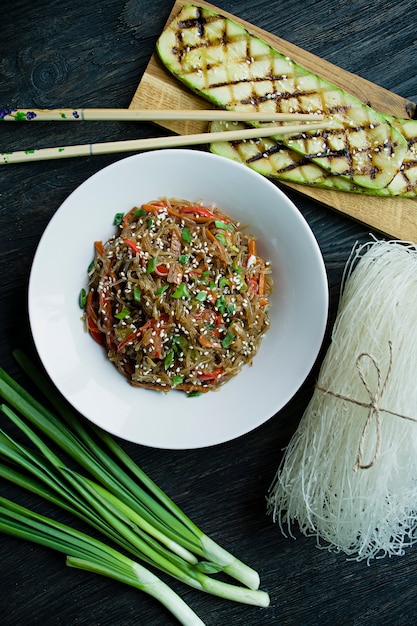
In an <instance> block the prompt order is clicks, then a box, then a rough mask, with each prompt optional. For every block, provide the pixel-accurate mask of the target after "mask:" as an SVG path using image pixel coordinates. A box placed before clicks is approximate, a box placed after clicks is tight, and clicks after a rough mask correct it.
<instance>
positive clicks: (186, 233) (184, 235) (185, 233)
mask: <svg viewBox="0 0 417 626" xmlns="http://www.w3.org/2000/svg"><path fill="white" fill-rule="evenodd" d="M181 239H182V240H183V241H185V242H186V243H190V242H191V239H192V238H191V231H190V229H189V228H187V227H185V228H183V229H182V231H181Z"/></svg>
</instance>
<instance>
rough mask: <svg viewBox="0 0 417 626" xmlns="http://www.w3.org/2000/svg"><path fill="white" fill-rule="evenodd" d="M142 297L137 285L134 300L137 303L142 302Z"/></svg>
mask: <svg viewBox="0 0 417 626" xmlns="http://www.w3.org/2000/svg"><path fill="white" fill-rule="evenodd" d="M141 297H142V293H141V290H140V289H139V287H138V286H137V285H135V286H134V287H133V299H134V300H135V302H140V300H141Z"/></svg>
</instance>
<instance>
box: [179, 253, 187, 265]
mask: <svg viewBox="0 0 417 626" xmlns="http://www.w3.org/2000/svg"><path fill="white" fill-rule="evenodd" d="M189 258H190V255H189V254H180V256H179V257H178V261H179V262H180V263H181V265H186V264H187V263H188V259H189Z"/></svg>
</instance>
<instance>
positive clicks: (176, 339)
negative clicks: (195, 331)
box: [172, 335, 188, 352]
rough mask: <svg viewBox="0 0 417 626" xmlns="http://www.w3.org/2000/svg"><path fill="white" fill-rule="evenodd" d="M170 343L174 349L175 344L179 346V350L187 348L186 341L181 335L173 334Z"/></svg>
mask: <svg viewBox="0 0 417 626" xmlns="http://www.w3.org/2000/svg"><path fill="white" fill-rule="evenodd" d="M172 345H173V346H174V349H175V346H179V347H180V348H181V350H182V351H183V352H185V351H186V349H187V348H188V341H187V340H186V338H185V337H184V336H183V335H174V337H173V338H172Z"/></svg>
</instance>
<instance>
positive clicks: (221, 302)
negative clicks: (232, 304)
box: [216, 296, 227, 315]
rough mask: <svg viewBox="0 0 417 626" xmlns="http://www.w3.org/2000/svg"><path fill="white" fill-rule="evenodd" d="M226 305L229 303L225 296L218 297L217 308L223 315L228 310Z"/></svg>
mask: <svg viewBox="0 0 417 626" xmlns="http://www.w3.org/2000/svg"><path fill="white" fill-rule="evenodd" d="M226 305H227V302H226V300H225V299H224V297H223V296H219V297H218V298H217V299H216V309H218V311H219V313H221V314H222V315H223V313H224V312H225V310H226Z"/></svg>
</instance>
